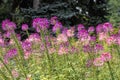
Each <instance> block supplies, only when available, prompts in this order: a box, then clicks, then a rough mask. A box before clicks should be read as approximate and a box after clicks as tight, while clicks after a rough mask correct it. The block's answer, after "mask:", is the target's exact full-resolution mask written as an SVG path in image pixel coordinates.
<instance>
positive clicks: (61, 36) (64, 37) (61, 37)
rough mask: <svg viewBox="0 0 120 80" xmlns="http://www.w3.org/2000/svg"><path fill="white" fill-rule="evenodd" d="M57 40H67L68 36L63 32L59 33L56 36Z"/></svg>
mask: <svg viewBox="0 0 120 80" xmlns="http://www.w3.org/2000/svg"><path fill="white" fill-rule="evenodd" d="M57 41H58V42H59V43H61V42H67V41H68V37H67V36H66V35H65V34H59V35H58V37H57Z"/></svg>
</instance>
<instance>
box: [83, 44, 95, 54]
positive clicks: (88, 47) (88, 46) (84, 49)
mask: <svg viewBox="0 0 120 80" xmlns="http://www.w3.org/2000/svg"><path fill="white" fill-rule="evenodd" d="M83 51H84V52H85V53H92V52H93V47H91V46H90V45H84V46H83Z"/></svg>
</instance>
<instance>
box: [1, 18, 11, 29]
mask: <svg viewBox="0 0 120 80" xmlns="http://www.w3.org/2000/svg"><path fill="white" fill-rule="evenodd" d="M9 22H10V20H9V19H6V20H3V21H2V29H3V30H6V26H7V24H8V23H9Z"/></svg>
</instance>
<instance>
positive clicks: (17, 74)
mask: <svg viewBox="0 0 120 80" xmlns="http://www.w3.org/2000/svg"><path fill="white" fill-rule="evenodd" d="M12 75H13V77H14V78H18V77H19V73H18V72H17V71H16V70H15V69H13V70H12Z"/></svg>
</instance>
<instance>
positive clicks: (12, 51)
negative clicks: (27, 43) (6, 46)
mask: <svg viewBox="0 0 120 80" xmlns="http://www.w3.org/2000/svg"><path fill="white" fill-rule="evenodd" d="M17 54H18V53H17V49H16V48H13V49H10V50H9V51H8V52H7V53H6V54H5V55H4V59H7V60H8V59H10V58H13V57H15V56H16V55H17Z"/></svg>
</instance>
